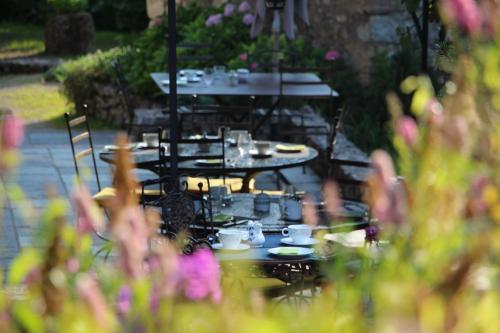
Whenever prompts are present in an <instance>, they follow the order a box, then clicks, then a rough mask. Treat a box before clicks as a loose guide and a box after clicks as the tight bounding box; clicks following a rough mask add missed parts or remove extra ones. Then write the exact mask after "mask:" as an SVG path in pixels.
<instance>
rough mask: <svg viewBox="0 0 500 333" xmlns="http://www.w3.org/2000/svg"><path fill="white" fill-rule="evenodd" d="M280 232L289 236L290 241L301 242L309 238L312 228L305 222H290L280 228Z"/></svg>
mask: <svg viewBox="0 0 500 333" xmlns="http://www.w3.org/2000/svg"><path fill="white" fill-rule="evenodd" d="M281 233H282V234H283V236H285V237H290V238H291V239H292V242H294V243H296V244H303V243H305V242H307V241H308V240H309V238H311V234H312V228H311V227H310V226H308V225H307V224H292V225H290V226H288V228H284V229H283V230H281Z"/></svg>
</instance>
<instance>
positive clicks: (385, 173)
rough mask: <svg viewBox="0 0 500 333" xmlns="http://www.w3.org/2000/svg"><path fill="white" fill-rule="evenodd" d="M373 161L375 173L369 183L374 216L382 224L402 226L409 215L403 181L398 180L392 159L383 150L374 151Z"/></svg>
mask: <svg viewBox="0 0 500 333" xmlns="http://www.w3.org/2000/svg"><path fill="white" fill-rule="evenodd" d="M371 159H372V164H373V168H374V172H373V174H372V175H370V177H369V180H368V183H369V185H370V195H371V198H370V199H371V200H370V201H371V202H370V204H371V206H372V211H373V215H374V216H375V217H376V218H377V219H379V220H380V221H381V222H392V223H395V224H398V225H399V224H402V223H404V222H405V220H406V215H407V196H406V190H405V188H404V186H403V183H402V181H399V180H398V179H397V178H396V174H395V172H394V166H393V164H392V159H391V157H390V156H389V154H387V153H386V152H385V151H383V150H376V151H374V152H373V154H372V156H371Z"/></svg>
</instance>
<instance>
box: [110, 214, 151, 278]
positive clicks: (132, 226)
mask: <svg viewBox="0 0 500 333" xmlns="http://www.w3.org/2000/svg"><path fill="white" fill-rule="evenodd" d="M112 232H113V236H114V237H115V239H116V242H117V244H118V251H119V263H120V265H121V268H122V269H123V271H124V272H125V274H126V275H127V276H129V277H131V278H138V277H140V276H142V275H143V274H144V260H145V258H146V255H147V254H148V251H149V246H148V236H149V228H148V225H147V223H146V218H145V215H144V211H143V210H142V209H141V207H139V206H130V207H126V208H125V209H123V210H122V211H121V215H120V216H119V219H118V222H117V223H116V225H115V227H114V228H113V230H112Z"/></svg>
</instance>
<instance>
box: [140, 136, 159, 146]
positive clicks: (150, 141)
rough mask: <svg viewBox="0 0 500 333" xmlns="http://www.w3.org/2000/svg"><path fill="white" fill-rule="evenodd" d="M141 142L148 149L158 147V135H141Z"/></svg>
mask: <svg viewBox="0 0 500 333" xmlns="http://www.w3.org/2000/svg"><path fill="white" fill-rule="evenodd" d="M142 141H144V142H145V143H146V146H148V147H158V133H143V134H142Z"/></svg>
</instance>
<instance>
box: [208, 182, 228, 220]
mask: <svg viewBox="0 0 500 333" xmlns="http://www.w3.org/2000/svg"><path fill="white" fill-rule="evenodd" d="M224 190H225V188H224V187H223V186H212V187H210V198H211V199H212V201H211V202H210V204H211V205H212V213H214V214H216V213H220V212H221V209H222V200H223V198H224Z"/></svg>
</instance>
